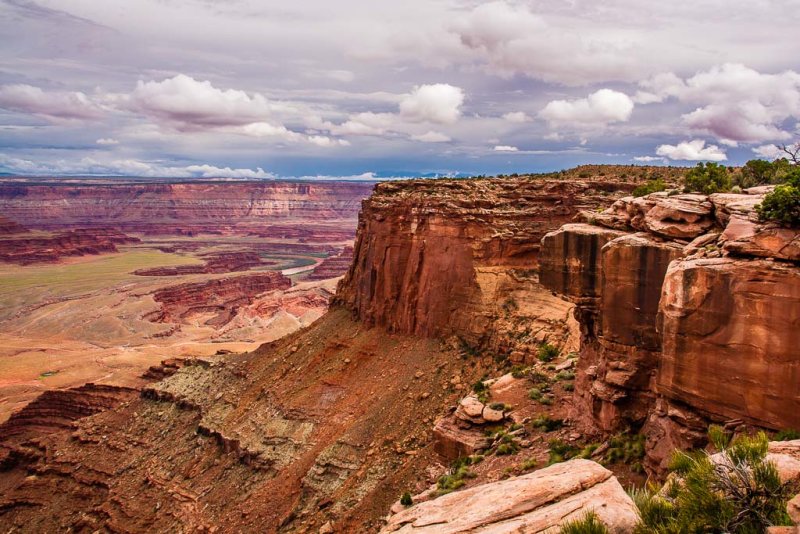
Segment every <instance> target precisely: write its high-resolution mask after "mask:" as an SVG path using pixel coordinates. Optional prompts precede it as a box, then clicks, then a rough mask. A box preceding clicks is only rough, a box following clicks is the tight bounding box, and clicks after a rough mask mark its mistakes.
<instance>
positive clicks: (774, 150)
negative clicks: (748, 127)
mask: <svg viewBox="0 0 800 534" xmlns="http://www.w3.org/2000/svg"><path fill="white" fill-rule="evenodd" d="M752 151H753V153H754V154H756V155H757V156H759V157H762V158H764V159H778V158H780V157H782V156H785V155H786V153H785V152H783V151H782V150H781V149H780V148H778V147H777V146H775V145H761V146H757V147H754V148H752Z"/></svg>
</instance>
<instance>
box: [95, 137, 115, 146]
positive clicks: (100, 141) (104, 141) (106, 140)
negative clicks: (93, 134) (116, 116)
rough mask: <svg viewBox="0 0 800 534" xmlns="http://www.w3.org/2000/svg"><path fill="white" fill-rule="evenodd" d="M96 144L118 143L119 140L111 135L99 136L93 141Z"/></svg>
mask: <svg viewBox="0 0 800 534" xmlns="http://www.w3.org/2000/svg"><path fill="white" fill-rule="evenodd" d="M95 143H97V144H98V145H118V144H119V141H117V140H116V139H113V138H111V137H101V138H100V139H98V140H97V141H95Z"/></svg>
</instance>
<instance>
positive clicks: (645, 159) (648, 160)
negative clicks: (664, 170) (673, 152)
mask: <svg viewBox="0 0 800 534" xmlns="http://www.w3.org/2000/svg"><path fill="white" fill-rule="evenodd" d="M633 160H634V161H641V162H643V163H651V162H654V161H662V162H663V161H665V160H664V158H659V157H657V156H635V157H634V158H633Z"/></svg>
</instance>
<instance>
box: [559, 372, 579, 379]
mask: <svg viewBox="0 0 800 534" xmlns="http://www.w3.org/2000/svg"><path fill="white" fill-rule="evenodd" d="M556 380H575V373H574V372H572V371H559V373H558V374H557V375H556Z"/></svg>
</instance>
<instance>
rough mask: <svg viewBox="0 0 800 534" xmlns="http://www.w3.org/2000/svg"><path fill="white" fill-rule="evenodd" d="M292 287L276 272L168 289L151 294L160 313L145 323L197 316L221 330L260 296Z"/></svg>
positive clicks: (152, 315)
mask: <svg viewBox="0 0 800 534" xmlns="http://www.w3.org/2000/svg"><path fill="white" fill-rule="evenodd" d="M291 286H292V281H291V280H290V279H289V278H287V277H286V276H284V275H282V274H281V273H279V272H275V271H270V272H263V273H256V274H246V275H241V276H232V277H226V278H217V279H213V280H208V281H206V282H196V283H187V284H179V285H175V286H170V287H166V288H164V289H159V290H158V291H156V292H155V293H154V294H153V298H154V299H155V300H156V302H158V303H160V304H161V310H160V311H158V312H154V313H153V314H151V315H150V316H149V317H148V319H150V320H151V321H154V322H171V323H180V322H185V321H189V320H190V319H193V318H196V317H198V316H199V317H201V321H202V322H203V324H207V325H214V326H222V325H225V324H227V323H228V322H229V321H230V320H231V319H232V318H233V316H234V315H236V310H237V308H239V307H240V306H245V305H248V304H251V303H252V302H253V301H254V300H255V299H256V297H258V296H259V295H261V294H262V293H266V292H267V291H275V290H277V289H288V288H290V287H291Z"/></svg>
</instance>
